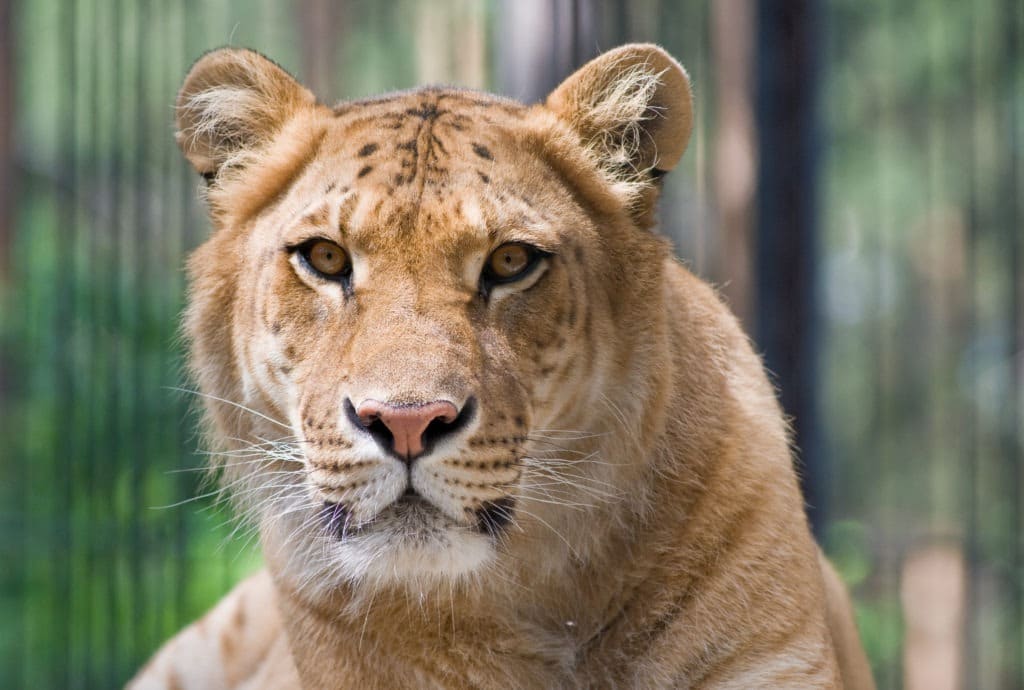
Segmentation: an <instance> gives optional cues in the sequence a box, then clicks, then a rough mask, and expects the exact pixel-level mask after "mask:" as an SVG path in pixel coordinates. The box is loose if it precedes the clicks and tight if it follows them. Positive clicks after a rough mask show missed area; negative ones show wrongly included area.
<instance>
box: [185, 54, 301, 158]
mask: <svg viewBox="0 0 1024 690" xmlns="http://www.w3.org/2000/svg"><path fill="white" fill-rule="evenodd" d="M315 101H316V99H315V98H314V96H313V94H312V93H310V92H309V91H308V90H307V89H305V88H303V87H302V86H301V85H299V83H298V82H296V81H295V79H293V78H292V77H291V75H289V74H288V73H287V72H285V71H284V70H283V69H281V68H280V67H278V66H277V65H276V64H274V63H273V62H271V61H270V60H268V59H267V58H265V57H263V56H262V55H260V54H259V53H256V52H253V51H251V50H241V49H236V48H221V49H219V50H215V51H212V52H210V53H207V54H206V55H204V56H203V57H201V58H200V59H199V60H198V61H197V62H196V63H195V65H193V66H192V69H191V70H189V73H188V75H187V76H186V77H185V82H184V84H183V85H182V87H181V91H180V92H179V93H178V100H177V104H176V111H175V112H176V124H177V133H176V134H175V138H176V139H177V141H178V145H179V146H180V147H181V150H182V152H183V153H184V154H185V157H186V158H188V160H189V162H190V163H192V166H193V167H194V168H195V169H196V170H197V171H199V172H200V173H201V174H203V175H204V176H207V177H212V176H213V175H216V174H217V172H218V171H219V170H221V169H222V168H223V167H225V166H228V167H244V165H245V162H246V158H247V157H248V156H249V155H252V154H253V153H254V152H255V151H256V150H257V149H259V148H260V147H262V146H265V145H266V144H268V143H269V142H270V140H271V139H272V138H273V136H274V134H276V133H277V132H278V131H279V130H280V129H281V127H282V126H283V125H284V124H285V123H286V122H287V121H288V120H289V119H290V118H291V117H292V116H293V115H294V114H295V113H296V112H297V111H298V110H299V109H301V108H303V107H311V106H312V105H313V104H314V103H315Z"/></svg>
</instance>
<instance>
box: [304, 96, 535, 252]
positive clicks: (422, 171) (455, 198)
mask: <svg viewBox="0 0 1024 690" xmlns="http://www.w3.org/2000/svg"><path fill="white" fill-rule="evenodd" d="M523 110H524V108H523V106H520V105H518V104H512V103H506V102H504V101H500V100H497V99H490V100H488V99H487V97H485V96H483V95H481V96H479V97H477V95H476V94H464V93H461V92H447V91H432V90H426V91H420V92H414V93H410V94H404V95H401V96H398V97H394V98H392V99H384V100H381V101H372V102H369V103H365V104H352V105H348V106H346V107H345V108H344V109H341V110H339V111H338V113H337V115H336V118H335V120H336V121H335V122H334V123H333V125H332V127H331V128H330V130H329V131H328V133H327V136H326V137H325V138H324V141H323V143H322V145H321V148H320V151H319V155H318V161H317V163H316V164H315V165H314V168H315V169H314V170H313V171H312V172H313V175H312V176H311V177H313V178H314V179H315V180H316V181H317V184H318V185H320V187H321V189H320V190H318V191H319V192H320V194H322V199H320V200H317V202H314V203H313V204H311V205H310V206H309V207H307V210H306V213H307V215H308V216H310V217H322V220H326V219H327V218H328V217H332V221H331V224H332V225H334V226H335V227H339V228H343V232H344V233H345V234H346V235H347V236H348V237H350V238H351V239H355V240H359V241H360V243H366V244H369V245H372V244H375V243H376V242H375V239H379V240H383V241H388V240H391V239H395V238H397V237H404V238H408V237H409V235H410V234H411V233H416V234H420V233H423V234H429V235H431V236H433V237H436V238H437V239H439V240H441V241H445V242H451V241H453V240H455V239H457V238H459V239H461V238H465V239H466V240H471V241H476V242H479V241H486V240H487V238H488V237H491V236H493V235H494V234H495V233H496V232H498V231H500V230H501V229H502V228H505V227H509V226H518V227H523V226H536V225H538V224H540V222H541V218H539V214H538V213H537V212H536V210H535V209H534V208H533V205H534V204H533V202H532V200H531V199H530V197H529V196H528V195H527V194H526V193H524V192H522V191H521V190H518V189H517V187H516V185H514V184H510V183H509V181H508V180H507V179H506V178H507V175H503V174H502V173H503V170H502V166H503V162H502V155H501V154H502V150H507V149H508V145H509V144H510V143H514V140H513V135H512V134H511V131H510V130H511V127H512V126H514V124H515V121H516V120H517V119H518V118H520V117H521V116H522V111H523ZM506 167H507V166H506ZM505 172H508V171H507V170H506V171H505ZM318 196H319V195H318ZM321 201H322V203H321ZM331 206H334V207H336V210H333V211H332V210H331Z"/></svg>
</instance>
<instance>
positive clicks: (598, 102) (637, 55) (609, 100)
mask: <svg viewBox="0 0 1024 690" xmlns="http://www.w3.org/2000/svg"><path fill="white" fill-rule="evenodd" d="M547 107H548V108H549V109H551V110H553V111H554V112H555V113H556V114H557V115H558V116H559V117H561V118H562V119H563V120H564V121H566V122H567V123H568V124H569V125H570V126H571V127H572V128H573V130H575V131H576V133H577V134H578V135H579V136H580V139H581V140H582V142H583V145H584V147H585V148H586V150H587V151H588V153H589V154H590V155H591V156H592V157H593V158H594V160H595V162H596V164H597V166H598V167H599V168H600V170H601V171H602V172H603V173H605V174H606V175H607V176H608V177H609V178H610V181H611V183H612V184H613V186H614V187H617V188H618V189H619V190H620V191H622V192H624V193H625V194H626V196H627V198H631V199H635V198H636V197H637V196H638V195H639V194H640V193H641V192H642V191H643V190H644V189H646V188H649V187H650V186H651V184H652V182H653V181H654V180H655V179H657V178H658V177H660V176H661V175H662V174H663V173H665V172H668V171H669V170H671V169H672V168H674V167H675V166H676V163H678V162H679V159H680V158H681V157H682V155H683V151H685V150H686V144H687V141H688V140H689V138H690V130H691V129H692V128H693V96H692V94H691V91H690V80H689V78H688V77H687V76H686V72H685V71H684V70H683V68H682V67H681V66H680V65H679V63H678V62H676V61H675V60H674V59H672V57H671V56H670V55H669V54H668V53H666V52H665V51H664V50H662V49H661V48H659V47H658V46H656V45H653V44H649V43H633V44H629V45H625V46H622V47H620V48H616V49H614V50H610V51H608V52H607V53H604V54H602V55H599V56H598V57H596V58H594V59H593V60H591V61H590V62H588V63H587V64H586V65H584V66H583V67H581V68H580V69H579V70H578V71H576V72H575V73H574V74H573V75H572V76H570V77H569V78H568V79H566V80H565V81H564V82H562V84H561V85H560V86H559V87H558V88H557V89H555V90H554V92H552V94H551V95H550V96H548V99H547Z"/></svg>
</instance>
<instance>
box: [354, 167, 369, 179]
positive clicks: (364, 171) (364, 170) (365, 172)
mask: <svg viewBox="0 0 1024 690" xmlns="http://www.w3.org/2000/svg"><path fill="white" fill-rule="evenodd" d="M372 170H373V166H372V165H364V166H363V167H362V169H361V170H360V171H359V174H358V175H356V177H358V178H363V177H366V176H367V175H369V174H370V172H371V171H372Z"/></svg>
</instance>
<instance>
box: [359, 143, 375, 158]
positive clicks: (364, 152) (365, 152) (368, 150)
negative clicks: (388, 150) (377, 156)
mask: <svg viewBox="0 0 1024 690" xmlns="http://www.w3.org/2000/svg"><path fill="white" fill-rule="evenodd" d="M376 150H377V145H376V144H365V145H364V146H363V148H361V149H359V157H360V158H366V157H367V156H369V155H370V154H372V153H373V152H374V151H376Z"/></svg>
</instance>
